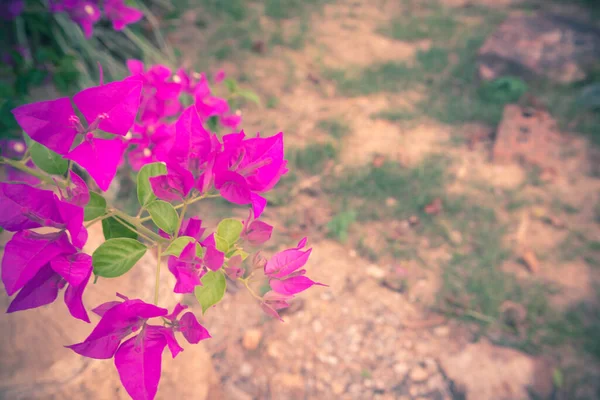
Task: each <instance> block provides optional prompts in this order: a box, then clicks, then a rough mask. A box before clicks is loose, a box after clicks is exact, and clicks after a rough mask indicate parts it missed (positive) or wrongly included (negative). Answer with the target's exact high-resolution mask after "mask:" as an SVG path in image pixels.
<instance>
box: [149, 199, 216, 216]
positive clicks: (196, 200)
mask: <svg viewBox="0 0 600 400" xmlns="http://www.w3.org/2000/svg"><path fill="white" fill-rule="evenodd" d="M212 197H219V194H204V195H202V196H198V197H194V198H193V199H191V200H188V201H186V202H185V203H181V204H178V205H176V206H175V209H176V210H179V209H180V208H182V207H183V206H184V204H185V205H186V207H187V206H189V205H190V204H194V203H196V202H198V201H200V200H204V199H210V198H212ZM151 219H152V217H150V216H147V217H144V218H140V219H139V221H140V222H146V221H150V220H151Z"/></svg>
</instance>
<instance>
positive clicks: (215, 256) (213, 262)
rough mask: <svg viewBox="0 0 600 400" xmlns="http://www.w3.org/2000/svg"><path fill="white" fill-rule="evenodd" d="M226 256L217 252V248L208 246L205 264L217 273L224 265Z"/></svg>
mask: <svg viewBox="0 0 600 400" xmlns="http://www.w3.org/2000/svg"><path fill="white" fill-rule="evenodd" d="M223 261H225V254H223V252H221V251H219V250H217V248H216V247H213V246H207V247H206V254H204V264H205V265H206V266H207V267H208V268H209V269H210V270H212V271H216V270H218V269H219V268H221V266H222V265H223Z"/></svg>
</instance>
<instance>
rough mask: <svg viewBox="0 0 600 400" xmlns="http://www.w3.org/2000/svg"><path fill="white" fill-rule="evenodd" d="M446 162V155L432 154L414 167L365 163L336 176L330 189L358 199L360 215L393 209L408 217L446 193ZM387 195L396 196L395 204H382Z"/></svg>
mask: <svg viewBox="0 0 600 400" xmlns="http://www.w3.org/2000/svg"><path fill="white" fill-rule="evenodd" d="M447 165H448V160H447V159H446V158H444V157H442V156H431V157H429V158H427V159H425V160H424V161H423V162H421V163H420V164H419V165H417V166H415V167H413V168H403V167H402V166H400V165H398V164H395V163H391V162H387V163H385V164H384V165H382V166H381V167H380V168H376V167H373V166H368V167H363V168H361V169H357V170H351V171H348V172H346V174H345V175H344V176H342V177H338V178H335V180H333V181H332V182H331V183H329V187H328V190H329V191H330V192H331V193H332V194H333V195H334V196H336V197H341V198H344V199H348V200H351V201H356V200H359V202H361V203H362V204H360V206H359V207H356V209H357V210H358V215H357V216H358V218H359V219H363V220H365V219H366V220H368V219H381V218H383V217H389V216H390V215H389V213H390V212H391V213H392V216H394V217H396V218H408V217H409V216H411V215H413V214H414V213H418V212H419V210H422V209H423V207H424V206H425V205H427V204H429V203H430V202H431V201H432V200H433V199H435V198H436V197H441V196H443V194H444V183H445V169H446V166H447ZM387 198H393V199H395V200H396V206H395V207H392V208H390V207H387V208H385V207H381V206H380V205H381V204H383V203H384V202H385V200H386V199H387Z"/></svg>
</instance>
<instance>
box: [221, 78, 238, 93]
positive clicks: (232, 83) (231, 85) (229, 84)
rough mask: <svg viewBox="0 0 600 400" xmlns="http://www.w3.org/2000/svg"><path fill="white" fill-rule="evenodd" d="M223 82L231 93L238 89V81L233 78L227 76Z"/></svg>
mask: <svg viewBox="0 0 600 400" xmlns="http://www.w3.org/2000/svg"><path fill="white" fill-rule="evenodd" d="M223 84H224V85H225V87H226V88H227V90H228V91H229V93H235V92H236V91H237V88H238V86H237V82H236V81H235V80H233V79H231V78H227V79H225V80H224V81H223Z"/></svg>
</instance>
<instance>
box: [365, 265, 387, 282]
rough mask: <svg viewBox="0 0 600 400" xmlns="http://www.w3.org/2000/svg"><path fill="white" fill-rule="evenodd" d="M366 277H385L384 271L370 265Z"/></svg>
mask: <svg viewBox="0 0 600 400" xmlns="http://www.w3.org/2000/svg"><path fill="white" fill-rule="evenodd" d="M367 275H369V276H370V277H371V278H375V279H382V278H383V277H385V271H384V270H383V269H381V268H379V267H378V266H376V265H373V264H372V265H369V266H368V267H367Z"/></svg>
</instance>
